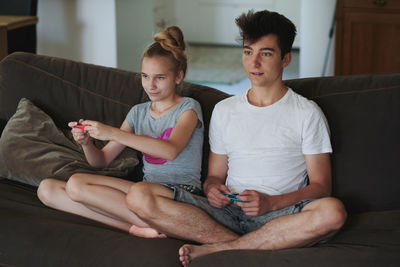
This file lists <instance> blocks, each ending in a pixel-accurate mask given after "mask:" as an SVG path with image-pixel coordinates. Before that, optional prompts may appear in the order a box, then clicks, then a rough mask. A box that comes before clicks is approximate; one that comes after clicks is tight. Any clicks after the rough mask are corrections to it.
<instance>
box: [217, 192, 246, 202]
mask: <svg viewBox="0 0 400 267" xmlns="http://www.w3.org/2000/svg"><path fill="white" fill-rule="evenodd" d="M222 194H224V195H225V196H227V197H229V198H230V199H231V200H232V201H237V202H246V201H244V200H240V199H237V198H236V196H237V194H229V193H225V192H222Z"/></svg>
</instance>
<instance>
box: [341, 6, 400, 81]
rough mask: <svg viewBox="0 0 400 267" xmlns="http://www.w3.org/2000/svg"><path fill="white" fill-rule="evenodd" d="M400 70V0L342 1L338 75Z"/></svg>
mask: <svg viewBox="0 0 400 267" xmlns="http://www.w3.org/2000/svg"><path fill="white" fill-rule="evenodd" d="M387 72H400V0H338V1H337V10H336V48H335V75H348V74H367V73H387Z"/></svg>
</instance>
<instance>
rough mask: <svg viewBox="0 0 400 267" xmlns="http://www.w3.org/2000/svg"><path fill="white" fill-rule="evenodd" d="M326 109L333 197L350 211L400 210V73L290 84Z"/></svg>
mask: <svg viewBox="0 0 400 267" xmlns="http://www.w3.org/2000/svg"><path fill="white" fill-rule="evenodd" d="M286 84H287V85H288V86H290V87H292V88H293V89H294V90H295V91H297V92H299V93H300V94H302V95H304V96H306V97H308V98H310V99H312V100H314V101H315V102H316V103H317V104H318V105H319V106H320V107H321V108H322V110H323V111H324V113H325V115H326V117H327V119H328V122H329V125H330V129H331V139H332V145H333V154H332V172H333V195H334V196H337V197H338V198H340V199H341V200H342V201H344V203H345V205H346V208H347V209H348V211H350V212H359V211H369V210H373V211H375V210H390V209H399V208H400V169H399V167H400V157H399V152H400V73H394V74H380V75H357V76H336V77H327V78H310V79H300V80H291V81H286Z"/></svg>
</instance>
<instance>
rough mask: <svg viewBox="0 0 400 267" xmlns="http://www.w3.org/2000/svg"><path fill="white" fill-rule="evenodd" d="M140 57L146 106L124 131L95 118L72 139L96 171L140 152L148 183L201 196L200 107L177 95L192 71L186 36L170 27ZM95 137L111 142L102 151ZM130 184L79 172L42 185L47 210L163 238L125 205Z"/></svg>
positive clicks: (75, 131)
mask: <svg viewBox="0 0 400 267" xmlns="http://www.w3.org/2000/svg"><path fill="white" fill-rule="evenodd" d="M154 40H155V42H154V43H153V44H151V45H150V46H149V47H148V48H147V49H146V50H145V52H144V54H143V58H142V72H141V75H142V85H143V88H144V90H145V92H146V93H147V95H148V96H149V98H150V100H151V101H149V102H146V103H142V104H138V105H135V106H134V107H133V108H132V109H131V110H130V111H129V113H128V115H127V116H126V119H125V120H124V122H123V123H122V126H121V127H120V128H119V129H118V128H114V127H111V126H108V125H104V124H102V123H100V122H97V121H91V120H80V121H79V123H80V124H83V125H87V126H86V127H85V128H84V129H82V128H75V127H74V126H76V125H77V124H78V123H77V122H70V123H69V124H68V125H69V127H71V128H72V130H71V132H72V134H73V136H74V139H75V140H76V141H77V142H78V143H79V144H81V145H82V148H83V151H84V153H85V156H86V159H87V161H88V162H89V164H90V165H91V166H94V167H98V168H104V167H106V166H108V165H109V164H110V162H111V161H112V160H114V159H115V158H116V157H117V156H118V154H119V153H120V152H121V151H122V150H123V149H124V148H125V147H126V146H128V147H131V148H133V149H136V150H138V151H141V152H142V153H143V164H144V167H143V173H144V181H147V182H155V183H160V184H163V185H165V186H168V187H171V188H172V187H174V186H179V187H182V188H185V189H186V190H189V191H191V192H195V193H196V192H199V191H200V190H199V188H201V184H200V170H201V156H202V145H203V132H204V127H203V119H202V113H201V108H200V104H199V103H198V102H197V101H195V100H193V99H191V98H187V97H181V96H179V95H177V93H176V91H175V90H176V86H177V85H178V84H179V83H180V82H181V81H182V80H183V78H184V76H185V72H186V67H187V60H186V55H185V53H184V49H185V44H184V40H183V34H182V32H181V30H180V29H179V28H178V27H169V28H167V29H166V30H165V31H164V32H161V33H159V34H157V35H155V37H154ZM91 138H95V139H100V140H107V141H109V142H108V143H107V145H106V146H105V147H104V148H103V149H101V150H99V149H97V148H96V147H95V146H94V144H93V142H92V140H91ZM132 185H133V182H131V181H127V180H122V179H118V178H114V177H107V176H100V175H92V174H85V173H77V174H74V175H72V176H71V177H70V179H69V180H68V182H64V181H59V180H55V179H45V180H43V181H42V182H41V183H40V185H39V188H38V197H39V199H40V200H41V201H42V202H43V203H44V204H45V205H47V206H50V207H52V208H55V209H59V210H63V211H66V212H70V213H74V214H78V215H81V216H84V217H87V218H90V219H93V220H96V221H99V222H102V223H105V224H108V225H110V226H113V227H116V228H119V229H122V230H124V231H128V232H130V233H131V234H134V235H138V236H142V237H166V236H165V235H164V234H162V233H159V232H158V231H157V230H155V229H153V228H150V227H149V226H148V225H147V224H146V223H144V222H143V221H142V220H140V219H139V217H137V216H136V214H135V213H133V212H132V211H130V210H129V209H128V208H127V205H126V201H125V197H126V194H127V193H128V190H129V188H130V187H131V186H132Z"/></svg>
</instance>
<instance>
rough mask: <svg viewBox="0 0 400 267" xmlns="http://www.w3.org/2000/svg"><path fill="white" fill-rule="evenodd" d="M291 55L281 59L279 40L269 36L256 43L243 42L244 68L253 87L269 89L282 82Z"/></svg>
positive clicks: (274, 36)
mask: <svg viewBox="0 0 400 267" xmlns="http://www.w3.org/2000/svg"><path fill="white" fill-rule="evenodd" d="M290 60H291V55H290V53H288V54H286V55H285V56H284V58H283V59H282V58H281V50H280V48H279V45H278V38H277V36H276V35H274V34H268V35H265V36H263V37H261V38H260V39H258V40H257V41H256V42H254V43H250V42H248V41H244V42H243V66H244V70H245V71H246V74H247V76H248V77H249V79H250V81H251V85H252V87H267V86H271V85H273V83H274V82H276V81H279V82H280V81H281V80H282V72H283V68H285V67H286V66H287V65H289V63H290Z"/></svg>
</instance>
